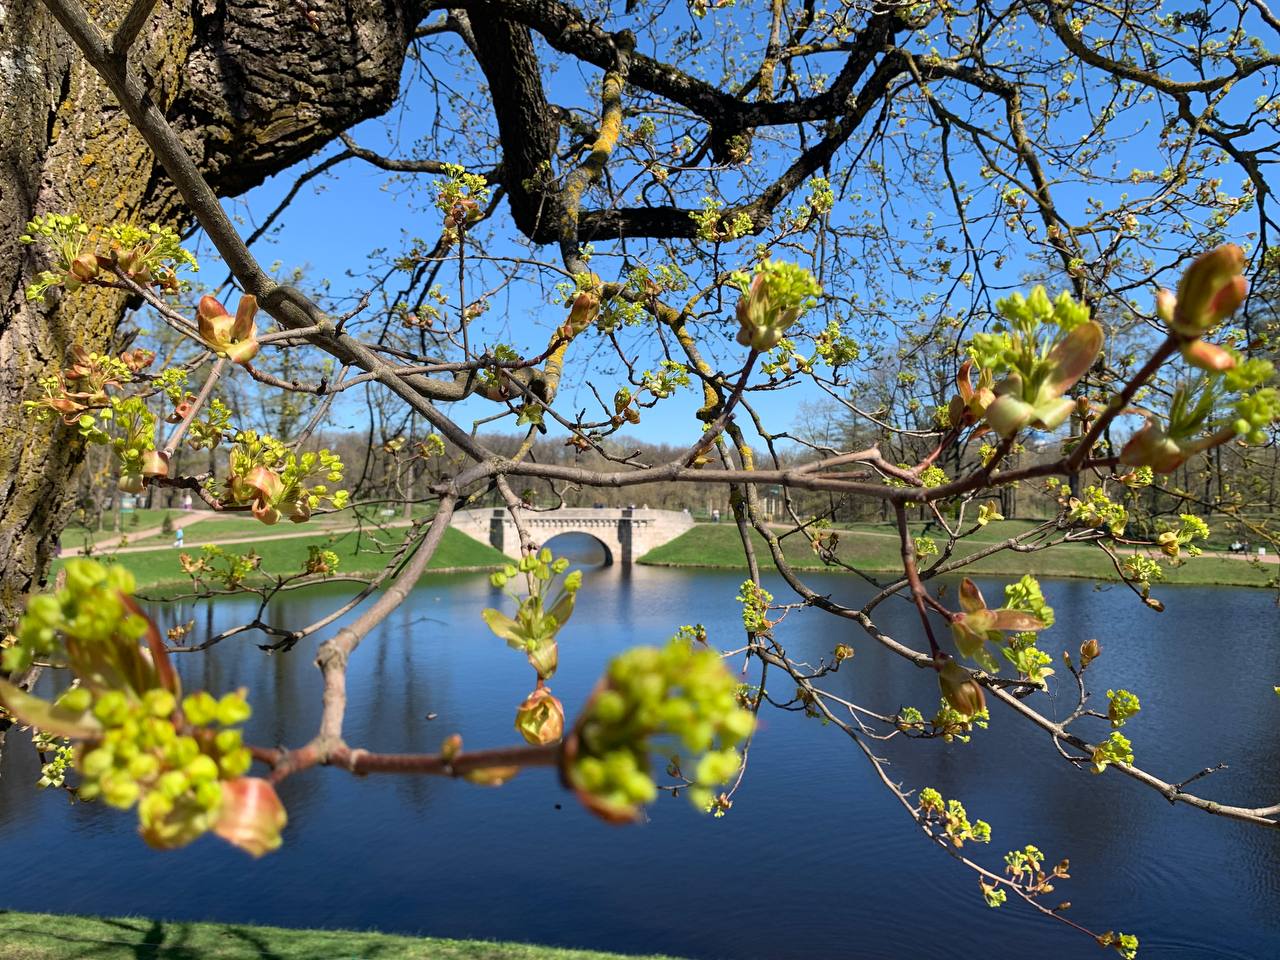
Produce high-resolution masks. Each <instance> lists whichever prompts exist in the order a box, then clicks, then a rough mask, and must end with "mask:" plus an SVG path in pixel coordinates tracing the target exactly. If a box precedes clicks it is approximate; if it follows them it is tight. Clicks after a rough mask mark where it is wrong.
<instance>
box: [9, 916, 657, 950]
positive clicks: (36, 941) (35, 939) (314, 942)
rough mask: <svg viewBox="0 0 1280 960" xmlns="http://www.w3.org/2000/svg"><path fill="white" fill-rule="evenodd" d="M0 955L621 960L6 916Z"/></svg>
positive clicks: (339, 936)
mask: <svg viewBox="0 0 1280 960" xmlns="http://www.w3.org/2000/svg"><path fill="white" fill-rule="evenodd" d="M0 951H2V954H3V957H4V960H90V958H92V960H263V958H266V957H269V958H271V960H622V957H621V955H619V954H615V953H597V952H595V951H591V950H556V949H552V948H550V947H538V946H532V945H528V944H520V943H488V942H486V941H482V940H438V939H435V938H418V937H396V936H389V935H387V934H381V933H355V932H349V931H341V930H285V929H282V928H280V927H255V926H247V925H241V924H223V923H169V922H165V921H161V920H146V919H141V918H126V919H118V920H107V919H97V918H92V917H68V916H55V915H51V914H41V913H11V912H8V911H0ZM631 960H670V958H662V957H656V956H652V955H650V956H647V957H643V958H642V957H633V958H631Z"/></svg>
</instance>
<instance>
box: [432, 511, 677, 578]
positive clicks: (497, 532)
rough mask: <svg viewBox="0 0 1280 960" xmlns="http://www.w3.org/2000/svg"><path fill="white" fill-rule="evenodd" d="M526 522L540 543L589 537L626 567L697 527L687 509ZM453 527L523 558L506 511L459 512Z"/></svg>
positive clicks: (564, 515)
mask: <svg viewBox="0 0 1280 960" xmlns="http://www.w3.org/2000/svg"><path fill="white" fill-rule="evenodd" d="M522 519H523V521H524V524H525V526H526V527H527V528H528V530H529V535H530V536H531V537H532V538H533V539H534V541H535V542H536V543H538V544H543V543H546V542H547V541H548V540H550V539H551V538H552V537H555V536H559V535H560V534H562V533H584V534H586V535H587V536H590V537H593V538H594V539H596V540H597V541H599V542H600V544H601V545H602V546H603V547H604V549H605V553H606V554H607V560H606V562H607V563H621V564H624V565H629V564H631V563H633V562H634V561H635V560H636V559H638V558H640V557H642V556H644V555H645V554H646V553H648V552H649V551H650V550H653V549H654V548H655V547H659V546H661V545H662V544H664V543H666V542H668V541H670V540H674V539H675V538H676V537H678V536H680V534H682V533H684V532H685V531H687V530H689V529H690V528H691V527H692V526H693V518H692V517H691V516H689V514H687V513H685V512H683V511H679V510H650V509H647V508H641V507H621V508H618V507H612V508H599V507H595V508H593V507H563V508H561V509H559V510H542V511H538V510H526V511H525V512H524V514H523V517H522ZM452 525H453V526H454V527H455V528H457V529H458V530H460V531H462V532H463V533H465V534H467V536H469V537H473V538H475V539H476V540H479V541H480V542H481V543H487V544H489V545H491V546H493V547H495V548H496V549H498V550H501V551H502V552H503V553H505V554H506V555H507V556H509V557H511V558H513V559H519V557H520V535H519V533H518V532H517V530H516V526H515V523H514V522H512V520H511V515H510V514H509V513H507V511H506V509H505V508H502V507H491V508H484V509H479V510H459V511H457V512H456V513H455V514H454V515H453V523H452Z"/></svg>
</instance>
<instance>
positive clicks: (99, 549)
mask: <svg viewBox="0 0 1280 960" xmlns="http://www.w3.org/2000/svg"><path fill="white" fill-rule="evenodd" d="M199 512H200V514H201V516H198V517H192V516H190V515H186V516H184V517H182V518H181V522H180V521H179V520H177V519H175V520H174V521H173V527H174V530H175V531H176V530H177V529H178V528H179V527H180V526H185V525H186V524H188V523H194V522H195V521H196V520H202V519H207V518H209V517H216V516H217V515H218V514H217V513H216V512H215V511H213V510H203V511H199ZM412 524H413V521H412V520H394V521H391V522H389V523H379V524H374V523H373V521H368V520H367V521H365V522H364V523H363V524H347V525H345V526H325V525H323V524H315V525H313V524H298V525H296V526H295V525H294V524H290V525H289V526H290V527H293V531H294V532H292V533H271V534H265V535H263V534H241V535H239V536H235V537H225V538H220V539H203V538H201V539H199V540H196V539H192V540H188V541H187V542H186V543H184V544H183V546H184V547H202V546H204V545H205V544H218V545H223V544H235V543H261V542H262V541H264V540H296V539H298V538H300V537H315V536H319V535H320V534H325V533H354V532H355V531H357V530H360V529H365V528H369V527H376V529H379V530H388V529H392V528H396V527H399V528H403V527H408V526H411V525H412ZM216 526H217V524H216V523H214V524H211V525H210V532H212V529H213V528H214V527H216ZM161 531H162V528H161V527H155V528H153V529H149V530H139V531H138V532H137V533H134V534H132V535H129V539H130V540H137V539H142V538H146V537H152V536H155V535H156V534H158V533H160V532H161ZM121 539H122V538H121V537H112V538H111V539H110V540H106V541H103V542H102V543H100V544H99V543H95V544H94V545H93V552H94V554H95V555H99V554H102V553H110V554H111V555H112V556H118V555H120V554H122V553H148V552H151V551H153V550H172V549H173V548H174V547H175V546H176V544H174V543H149V544H142V545H140V546H135V547H118V548H115V549H112V548H113V547H116V544H118V543H119V542H120V540H121ZM82 550H83V548H79V547H76V548H73V547H63V548H62V552H61V553H59V554H58V556H59V558H64V557H78V556H82V555H83V553H82Z"/></svg>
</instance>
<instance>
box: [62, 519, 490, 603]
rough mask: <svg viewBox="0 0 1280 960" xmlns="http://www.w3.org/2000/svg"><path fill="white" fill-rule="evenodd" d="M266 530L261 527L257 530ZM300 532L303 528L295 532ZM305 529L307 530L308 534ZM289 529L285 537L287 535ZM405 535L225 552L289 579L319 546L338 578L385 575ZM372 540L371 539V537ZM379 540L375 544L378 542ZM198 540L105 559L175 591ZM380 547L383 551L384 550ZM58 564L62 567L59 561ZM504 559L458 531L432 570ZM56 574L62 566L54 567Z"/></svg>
mask: <svg viewBox="0 0 1280 960" xmlns="http://www.w3.org/2000/svg"><path fill="white" fill-rule="evenodd" d="M257 526H258V528H259V529H260V530H261V529H271V530H273V531H274V530H275V529H276V528H274V527H272V528H264V527H263V526H262V524H258V525H257ZM294 529H298V528H294ZM304 529H305V528H304ZM287 530H288V528H287V527H286V528H284V529H283V530H282V532H287ZM404 533H405V530H404V529H399V530H390V531H387V532H386V533H378V531H376V530H375V531H366V532H365V533H364V535H363V536H361V535H359V534H357V533H355V532H351V533H342V534H331V535H326V534H323V533H321V534H316V533H311V534H310V535H305V536H298V537H292V538H289V539H287V540H261V541H258V542H256V543H252V542H250V543H238V544H228V545H227V546H226V547H224V549H225V550H227V551H229V552H235V553H248V552H250V551H253V552H256V553H257V554H258V556H260V557H261V558H262V564H261V569H262V570H263V571H264V572H266V573H268V574H289V573H295V572H300V571H301V570H302V566H303V563H304V561H305V560H306V558H307V548H308V547H310V546H312V545H313V544H314V545H317V546H323V547H325V548H326V549H328V550H332V551H334V552H335V553H336V554H338V559H339V566H338V573H339V574H342V573H371V572H373V571H375V570H380V569H381V568H382V567H383V565H384V564H385V563H386V562H387V560H389V559H390V556H391V554H392V553H393V552H394V550H395V545H396V544H397V543H398V542H399V539H400V538H401V537H402V536H403V535H404ZM371 534H372V535H371ZM375 537H376V540H375ZM197 544H198V540H195V539H194V538H193V539H192V540H191V541H189V542H188V543H187V545H186V546H185V548H184V550H177V549H175V548H173V547H172V546H166V547H161V548H158V549H156V550H146V551H142V552H139V553H121V554H118V555H117V556H115V557H114V558H111V557H110V554H109V553H105V554H103V559H114V561H115V562H117V563H120V564H122V565H124V566H125V567H128V568H129V570H131V571H132V572H133V575H134V576H135V577H136V578H137V581H138V586H139V588H146V589H153V588H156V587H170V586H177V585H183V584H186V583H188V582H189V580H188V578H187V577H186V575H185V574H183V572H182V569H181V567H180V566H179V565H178V555H179V553H183V552H186V553H189V554H191V555H193V556H198V555H199V554H200V550H199V547H198V546H197ZM379 544H381V546H379ZM58 562H59V563H60V562H62V561H58ZM506 562H507V559H506V557H504V556H503V554H502V553H500V552H499V551H497V550H495V549H493V547H491V546H489V545H488V544H486V543H480V542H479V541H478V540H473V539H472V538H471V537H468V536H467V535H466V534H465V533H461V532H459V531H457V530H454V529H453V528H450V529H448V530H446V531H445V535H444V538H443V539H442V540H441V541H440V546H439V547H437V548H436V552H435V555H434V556H432V558H431V563H430V565H429V567H428V569H431V570H439V569H442V568H458V567H464V568H480V569H486V570H487V569H492V568H493V567H496V566H501V565H502V564H504V563H506ZM54 569H55V570H56V569H57V563H55V565H54Z"/></svg>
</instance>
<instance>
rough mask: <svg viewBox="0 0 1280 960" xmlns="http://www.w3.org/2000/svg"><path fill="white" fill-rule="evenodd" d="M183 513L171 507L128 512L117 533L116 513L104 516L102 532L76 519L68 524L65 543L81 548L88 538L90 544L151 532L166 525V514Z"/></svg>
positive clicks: (121, 515) (121, 517) (123, 517)
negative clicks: (145, 531) (132, 533)
mask: <svg viewBox="0 0 1280 960" xmlns="http://www.w3.org/2000/svg"><path fill="white" fill-rule="evenodd" d="M181 512H182V511H180V510H177V509H174V508H172V507H170V508H169V509H167V510H126V511H125V512H124V513H122V514H120V520H121V525H120V530H119V531H118V532H117V531H116V530H115V529H114V527H115V522H116V515H115V513H114V512H111V513H107V514H104V515H103V517H102V522H103V527H104V529H102V530H97V529H92V530H91V529H90V528H88V527H85V526H82V525H81V524H79V523H78V522H77V521H76V520H75V519H72V520H71V522H70V523H68V524H67V527H66V529H65V530H63V531H62V540H63V543H64V544H65V545H66V546H68V547H79V546H80V545H81V544H82V543H83V542H84V540H85V538H86V537H87V538H88V539H89V541H90V542H96V541H98V540H106V539H108V538H111V537H118V536H120V534H122V533H123V534H126V535H128V534H129V533H131V532H132V531H135V530H137V531H141V530H150V529H151V528H152V527H158V526H160V524H162V523H164V516H165V514H166V513H167V514H169V515H171V516H175V517H176V516H177V515H178V514H179V513H181Z"/></svg>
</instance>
